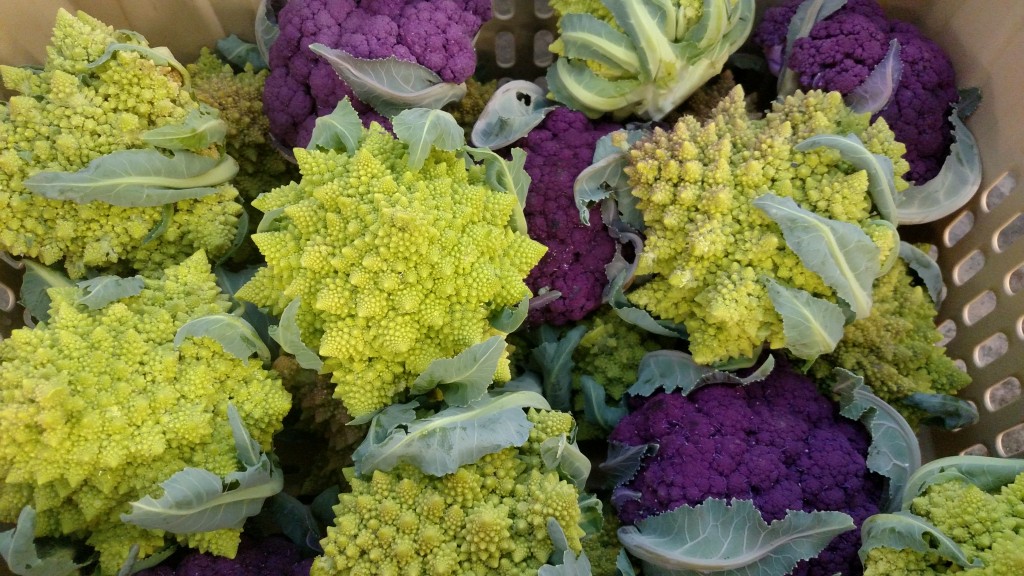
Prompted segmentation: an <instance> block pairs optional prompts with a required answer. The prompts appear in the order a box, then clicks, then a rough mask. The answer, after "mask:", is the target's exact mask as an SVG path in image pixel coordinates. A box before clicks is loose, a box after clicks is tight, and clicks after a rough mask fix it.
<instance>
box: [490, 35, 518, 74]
mask: <svg viewBox="0 0 1024 576" xmlns="http://www.w3.org/2000/svg"><path fill="white" fill-rule="evenodd" d="M494 63H495V64H497V65H498V66H500V67H502V68H511V67H513V66H515V65H516V35H515V34H513V33H511V32H509V31H508V30H502V31H501V32H498V33H497V34H495V35H494Z"/></svg>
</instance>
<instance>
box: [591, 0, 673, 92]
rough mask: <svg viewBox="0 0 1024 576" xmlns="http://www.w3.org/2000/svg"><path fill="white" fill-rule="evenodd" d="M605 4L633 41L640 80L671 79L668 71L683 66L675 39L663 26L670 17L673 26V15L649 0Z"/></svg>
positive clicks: (609, 1) (610, 0) (618, 0)
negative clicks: (674, 44) (674, 45)
mask: <svg viewBox="0 0 1024 576" xmlns="http://www.w3.org/2000/svg"><path fill="white" fill-rule="evenodd" d="M604 4H605V6H606V7H607V8H608V10H609V11H610V12H611V13H612V16H613V17H614V18H615V23H616V24H618V25H619V26H620V27H621V28H622V30H623V31H624V32H625V33H626V36H627V37H628V38H629V41H630V42H631V43H632V44H633V50H634V53H635V54H636V56H637V59H638V61H639V63H640V74H639V77H640V78H641V79H643V80H645V81H648V82H652V83H653V81H654V80H656V79H662V80H664V79H665V78H666V77H669V78H670V76H669V72H668V71H669V70H674V69H677V68H681V67H682V66H683V64H682V63H681V62H679V61H678V60H679V57H678V56H677V53H676V50H675V49H674V47H673V43H672V41H673V40H674V39H675V38H674V37H673V38H670V37H669V36H668V34H669V33H671V32H670V31H669V30H667V29H666V27H667V26H669V24H668V22H669V21H670V20H671V21H672V22H673V24H672V26H673V27H674V22H675V18H674V16H675V15H674V14H671V15H669V14H665V13H664V12H663V11H662V10H659V6H658V4H657V2H654V1H652V0H604ZM672 8H674V7H669V9H670V10H671V9H672ZM675 9H679V8H675ZM673 36H675V34H673Z"/></svg>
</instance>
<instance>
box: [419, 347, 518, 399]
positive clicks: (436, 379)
mask: <svg viewBox="0 0 1024 576" xmlns="http://www.w3.org/2000/svg"><path fill="white" fill-rule="evenodd" d="M505 348H506V344H505V338H504V337H502V336H491V337H490V338H488V339H487V340H485V341H483V342H479V343H477V344H474V345H472V346H470V347H469V348H466V349H465V350H463V351H462V352H460V353H458V354H457V355H456V356H455V357H454V358H439V359H437V360H434V361H433V362H431V363H430V365H428V366H427V369H426V370H424V371H423V373H422V374H420V375H419V376H418V377H417V378H416V380H415V381H413V383H412V385H411V386H410V387H409V393H410V394H425V393H427V392H429V391H431V390H433V389H434V388H441V391H442V392H443V393H444V400H445V402H447V403H448V405H449V406H467V405H468V404H470V403H471V402H475V401H476V400H479V399H480V398H481V397H482V396H483V395H484V394H486V393H487V388H488V387H489V386H490V385H491V384H492V383H493V382H494V373H495V372H496V371H497V370H498V363H499V362H500V361H501V355H502V353H503V352H505Z"/></svg>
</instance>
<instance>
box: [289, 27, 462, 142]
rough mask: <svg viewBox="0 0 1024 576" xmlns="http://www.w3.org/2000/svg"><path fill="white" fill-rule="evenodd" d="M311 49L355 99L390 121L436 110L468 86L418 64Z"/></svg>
mask: <svg viewBox="0 0 1024 576" xmlns="http://www.w3.org/2000/svg"><path fill="white" fill-rule="evenodd" d="M309 49H310V50H312V51H313V52H314V53H315V54H317V55H318V56H320V57H321V58H323V59H324V61H326V62H327V63H328V64H330V65H331V67H332V68H334V71H335V72H337V74H338V76H339V77H340V78H341V79H342V80H344V81H345V84H348V86H349V87H350V88H352V92H354V93H355V95H356V98H359V99H360V100H362V101H363V102H366V103H367V104H369V105H370V106H373V109H374V110H376V111H377V112H379V113H380V114H381V115H382V116H387V117H389V118H391V117H394V116H396V115H398V113H400V112H401V111H403V110H408V109H411V108H431V109H435V110H436V109H439V108H441V107H442V106H444V105H445V104H448V103H449V102H455V101H458V100H461V99H462V97H463V96H465V95H466V85H465V84H452V83H448V82H442V81H441V77H440V76H438V75H437V74H436V73H434V71H433V70H431V69H429V68H427V67H425V66H421V65H419V64H417V63H415V62H408V61H405V60H399V59H398V58H395V57H394V56H389V57H388V58H384V59H376V60H375V59H366V58H357V57H355V56H353V55H351V54H349V53H348V52H345V51H343V50H337V49H334V48H330V47H328V46H325V45H323V44H320V43H314V44H310V45H309ZM460 130H461V129H460ZM464 134H465V133H463V135H464Z"/></svg>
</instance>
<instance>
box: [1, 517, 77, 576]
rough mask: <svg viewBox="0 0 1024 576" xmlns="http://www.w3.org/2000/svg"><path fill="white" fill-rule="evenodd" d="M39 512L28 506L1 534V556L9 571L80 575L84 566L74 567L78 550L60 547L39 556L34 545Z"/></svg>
mask: <svg viewBox="0 0 1024 576" xmlns="http://www.w3.org/2000/svg"><path fill="white" fill-rule="evenodd" d="M35 531H36V511H35V510H34V509H33V508H32V507H31V506H25V507H24V508H22V509H21V513H20V514H18V523H17V525H16V526H15V527H14V528H11V529H10V530H7V531H6V532H0V556H3V559H4V560H5V561H6V562H7V568H8V569H10V571H11V572H12V573H14V574H16V575H17V576H66V575H71V574H78V569H79V568H81V567H82V566H84V564H75V562H74V555H75V551H74V550H73V549H70V548H59V549H57V550H53V551H51V553H50V554H49V555H47V556H46V557H45V558H40V557H39V551H38V550H37V549H36V543H35Z"/></svg>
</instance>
